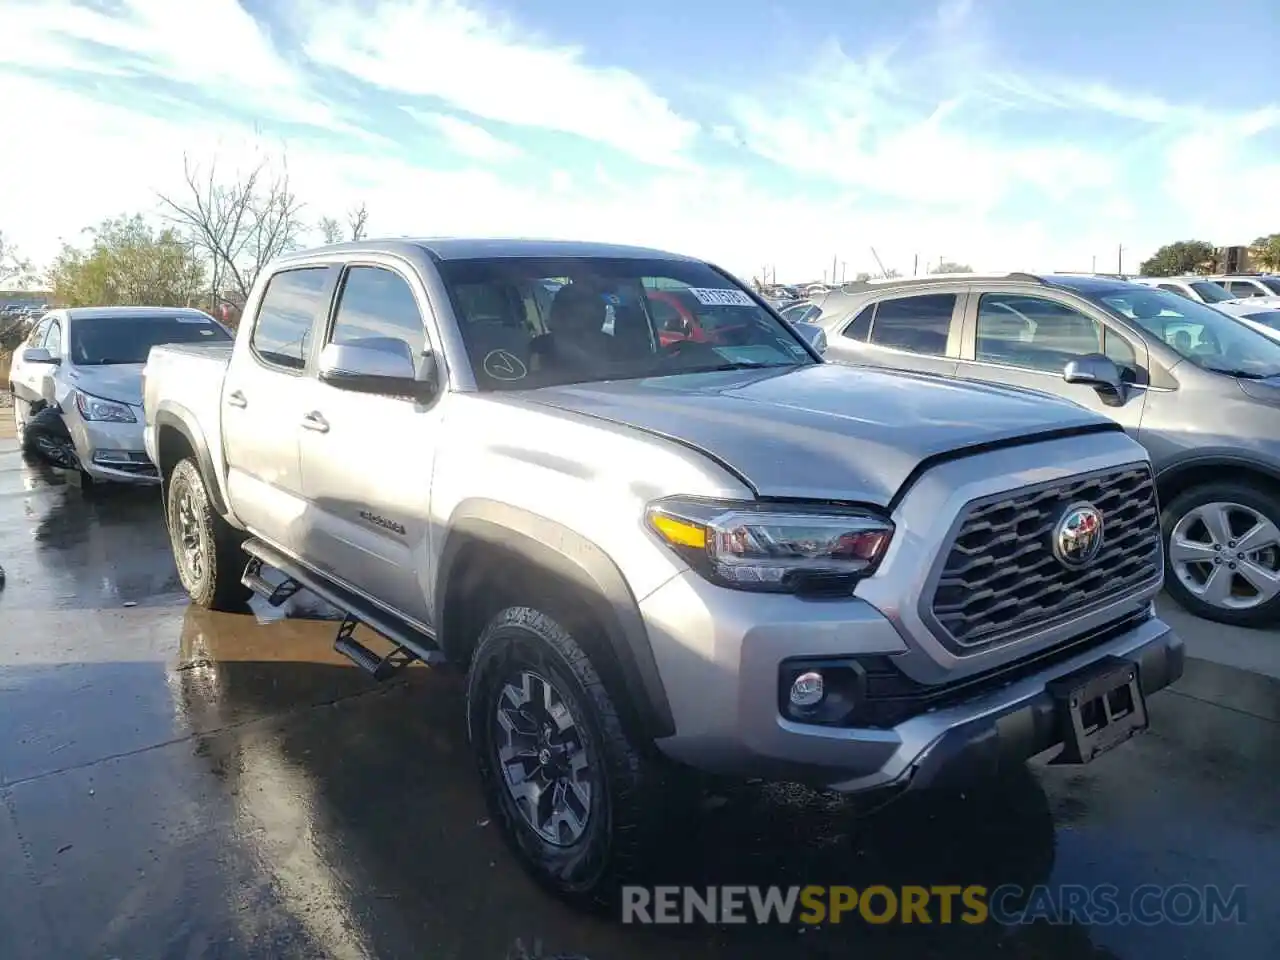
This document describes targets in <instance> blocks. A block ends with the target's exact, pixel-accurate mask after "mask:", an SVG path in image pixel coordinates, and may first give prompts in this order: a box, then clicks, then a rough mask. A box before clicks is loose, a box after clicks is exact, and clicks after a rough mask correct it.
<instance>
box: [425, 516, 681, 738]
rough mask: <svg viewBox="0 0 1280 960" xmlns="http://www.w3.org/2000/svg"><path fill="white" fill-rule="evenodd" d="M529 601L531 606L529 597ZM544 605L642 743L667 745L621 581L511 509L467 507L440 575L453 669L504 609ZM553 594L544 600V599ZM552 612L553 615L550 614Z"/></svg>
mask: <svg viewBox="0 0 1280 960" xmlns="http://www.w3.org/2000/svg"><path fill="white" fill-rule="evenodd" d="M530 593H532V594H533V595H532V597H531V596H530ZM539 594H541V595H542V597H543V599H544V600H549V601H550V602H551V603H552V604H553V605H554V606H556V607H557V609H556V610H555V613H556V614H557V615H558V616H568V617H569V618H570V619H571V621H573V622H571V623H566V624H565V626H566V627H567V628H569V629H570V630H571V632H572V629H573V627H574V626H575V625H578V626H581V625H583V621H584V620H585V621H587V623H589V625H591V626H594V627H596V628H597V629H596V630H594V631H588V632H586V633H585V634H584V635H583V636H580V637H576V639H578V640H579V642H580V643H581V644H582V645H583V648H584V649H586V650H587V653H588V654H589V655H590V656H591V658H592V663H593V664H594V665H595V667H596V669H597V671H598V672H599V674H600V678H601V680H602V681H603V682H604V684H605V686H606V689H609V690H610V693H611V694H612V695H613V696H614V698H615V700H616V702H617V703H618V705H619V708H620V709H621V710H622V711H623V712H624V714H625V715H626V716H625V718H626V719H628V720H630V721H631V722H634V723H636V724H638V732H640V733H642V734H643V735H644V736H645V738H646V739H656V738H659V737H665V736H670V735H671V734H673V733H674V732H675V722H674V719H673V717H672V715H671V707H670V704H669V703H668V701H667V696H666V690H665V688H664V687H663V684H662V677H661V674H660V673H659V671H658V665H657V661H656V660H655V659H654V656H653V650H652V648H651V646H650V641H649V634H648V630H647V629H646V627H645V624H644V620H643V618H642V617H641V615H640V608H639V604H638V603H637V602H636V599H635V596H634V594H632V592H631V588H630V587H629V586H628V584H627V582H626V579H625V578H624V577H623V575H622V571H621V570H619V569H618V567H617V565H616V564H615V563H614V562H613V560H612V559H611V558H610V557H609V556H608V555H607V554H606V553H605V552H604V551H603V550H602V549H601V548H600V547H599V546H598V545H596V544H595V543H593V542H591V541H590V540H588V539H587V538H585V537H583V536H582V535H581V534H579V533H577V532H575V531H573V530H570V529H569V528H567V527H565V526H563V525H562V524H560V523H557V522H556V521H554V520H550V519H548V518H546V517H543V516H540V515H538V514H534V513H531V512H528V511H526V510H522V509H520V508H517V507H513V506H510V505H509V504H503V503H498V502H496V501H490V500H468V501H464V502H463V503H461V504H459V506H458V508H457V509H456V510H455V511H454V514H453V516H452V517H451V518H450V522H449V525H448V534H447V538H446V540H445V545H444V549H443V550H442V551H441V553H440V561H439V565H438V567H437V571H436V584H435V591H434V594H433V595H434V597H435V606H436V610H437V616H436V622H437V625H438V628H439V639H440V643H441V646H442V648H443V649H444V651H445V653H446V655H447V656H448V657H449V659H450V660H452V661H453V662H455V663H457V664H459V665H460V666H465V665H466V664H468V663H469V662H470V659H471V654H472V652H473V650H474V648H475V642H476V639H477V638H478V636H479V633H480V631H481V630H482V629H483V627H484V622H483V621H486V620H487V617H488V616H491V615H492V614H493V613H496V612H497V610H498V609H500V608H501V605H502V604H503V603H505V602H506V601H508V600H510V601H511V602H512V603H518V602H520V599H521V598H523V599H525V600H531V599H535V598H538V597H539ZM547 594H550V596H547ZM547 612H549V613H550V612H552V611H547Z"/></svg>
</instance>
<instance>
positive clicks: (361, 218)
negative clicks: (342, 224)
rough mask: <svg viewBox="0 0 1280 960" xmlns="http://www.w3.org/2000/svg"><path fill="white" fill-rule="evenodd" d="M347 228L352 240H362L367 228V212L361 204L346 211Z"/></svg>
mask: <svg viewBox="0 0 1280 960" xmlns="http://www.w3.org/2000/svg"><path fill="white" fill-rule="evenodd" d="M347 226H349V227H350V228H351V239H352V240H363V239H364V236H365V232H366V230H367V229H368V226H369V210H368V208H367V207H365V205H364V204H363V203H362V204H360V206H358V207H354V208H352V209H351V210H349V211H347Z"/></svg>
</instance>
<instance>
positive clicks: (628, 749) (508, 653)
mask: <svg viewBox="0 0 1280 960" xmlns="http://www.w3.org/2000/svg"><path fill="white" fill-rule="evenodd" d="M528 670H532V671H535V672H537V673H538V674H540V675H541V676H543V677H545V678H546V679H547V680H548V681H550V683H551V684H552V685H553V686H554V688H555V690H556V692H557V693H558V694H559V695H560V697H561V699H562V702H563V703H564V704H565V705H566V706H567V707H568V709H569V712H570V713H571V714H572V717H573V721H574V723H575V724H576V725H577V727H578V729H579V730H580V731H581V732H582V734H583V736H582V737H581V740H582V743H583V745H584V747H585V750H586V753H587V757H588V763H589V765H590V771H591V772H590V774H589V776H590V777H591V778H592V797H591V807H590V814H589V816H588V819H587V824H586V829H585V831H584V833H583V834H582V836H581V837H580V838H579V839H578V840H576V841H575V842H574V843H572V844H571V845H568V846H556V845H554V844H552V843H549V842H547V841H546V840H544V839H543V838H542V837H541V836H539V834H538V833H537V832H536V831H535V830H534V829H533V827H532V826H530V825H529V823H528V821H527V820H526V818H525V817H524V816H523V815H522V814H521V813H520V811H519V808H518V807H517V805H516V802H515V800H514V799H513V798H512V795H511V792H510V791H509V790H508V787H507V785H506V782H505V780H504V776H503V772H502V769H501V762H500V760H499V757H498V745H497V743H496V740H495V732H494V730H495V725H496V724H495V717H496V711H497V709H498V702H499V697H500V696H501V692H502V688H503V686H504V685H505V684H506V683H509V682H511V681H512V680H513V678H515V677H518V676H519V675H520V674H521V672H523V671H528ZM467 725H468V731H469V735H470V739H471V744H472V748H473V750H474V752H475V756H476V761H477V764H478V766H479V772H480V780H481V784H482V787H483V791H484V795H485V800H486V802H487V804H488V806H489V810H490V813H491V816H492V819H493V821H494V822H495V823H496V824H497V825H498V827H499V828H500V829H501V831H502V834H503V839H504V840H505V841H506V842H507V845H508V846H509V847H510V848H511V850H512V851H513V852H514V853H515V855H516V857H517V859H518V860H519V861H520V863H521V865H522V866H523V867H524V869H525V870H526V871H528V873H529V874H530V875H531V876H532V877H533V878H534V879H535V880H536V881H537V882H538V883H539V884H541V885H542V886H543V887H545V888H546V889H548V890H550V891H551V892H552V893H554V894H555V895H556V896H558V897H560V898H561V899H563V900H566V901H569V902H570V903H572V904H573V905H575V906H577V907H580V908H586V909H592V910H603V909H608V908H611V907H613V906H614V905H615V904H616V903H617V898H618V894H619V888H620V887H621V886H622V885H623V884H624V883H628V882H643V879H644V877H645V876H646V875H647V868H648V867H649V865H650V860H649V858H648V857H647V855H648V854H650V853H652V851H653V849H654V847H655V846H656V841H657V838H658V837H659V836H660V825H661V823H662V822H663V821H664V820H665V821H666V822H667V823H670V822H671V818H672V817H673V816H675V817H676V818H678V817H679V814H678V813H673V811H672V804H673V801H674V800H675V795H679V793H680V791H679V790H675V791H672V792H668V791H667V790H666V789H665V788H666V786H667V785H668V784H674V783H675V780H676V778H675V777H674V776H673V775H672V774H671V772H670V771H667V770H666V769H665V768H664V766H663V765H662V764H661V763H660V762H659V761H658V760H657V759H656V758H655V757H653V756H652V755H650V754H648V753H647V752H646V751H643V750H641V749H640V748H639V747H638V746H637V745H636V744H635V743H633V741H632V740H631V739H630V738H629V737H628V735H627V732H626V730H625V729H624V725H623V722H622V720H621V718H620V715H619V711H618V707H617V705H616V704H615V703H614V701H613V698H612V697H611V696H610V694H609V692H608V691H607V690H606V689H605V686H604V684H603V683H602V682H601V679H600V676H599V674H598V672H597V670H596V667H595V665H593V664H592V662H591V660H590V658H589V657H588V656H587V654H586V653H585V651H584V650H583V649H582V647H581V646H580V645H579V643H578V641H577V640H576V639H575V638H574V637H573V636H571V635H570V633H569V632H568V631H567V630H566V629H565V628H564V627H563V626H562V625H561V624H560V623H558V622H557V621H556V620H553V619H552V618H551V617H550V616H548V615H547V614H545V613H543V612H541V611H539V610H537V609H534V608H533V607H526V606H514V607H508V608H506V609H504V610H501V611H500V612H499V613H498V614H497V615H496V616H494V617H493V619H492V620H490V621H489V624H488V626H486V627H485V628H484V630H483V632H482V633H481V636H480V639H479V641H478V642H477V645H476V650H475V654H474V656H473V657H472V661H471V668H470V670H469V673H468V678H467Z"/></svg>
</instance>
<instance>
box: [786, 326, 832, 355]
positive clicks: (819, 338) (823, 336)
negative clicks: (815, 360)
mask: <svg viewBox="0 0 1280 960" xmlns="http://www.w3.org/2000/svg"><path fill="white" fill-rule="evenodd" d="M791 329H793V330H795V332H796V333H798V334H800V336H802V337H803V338H804V340H805V342H806V343H808V344H809V346H811V347H813V349H814V350H816V351H817V352H818V353H826V352H827V331H825V330H823V329H822V327H820V326H818V325H817V324H816V323H804V322H800V323H793V324H791Z"/></svg>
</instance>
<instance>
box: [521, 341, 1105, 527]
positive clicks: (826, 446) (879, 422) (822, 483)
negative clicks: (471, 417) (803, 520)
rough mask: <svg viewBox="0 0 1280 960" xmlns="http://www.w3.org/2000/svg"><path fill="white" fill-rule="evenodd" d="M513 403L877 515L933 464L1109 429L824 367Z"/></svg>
mask: <svg viewBox="0 0 1280 960" xmlns="http://www.w3.org/2000/svg"><path fill="white" fill-rule="evenodd" d="M510 396H513V397H514V396H517V395H515V394H512V395H510ZM518 396H522V397H523V398H524V399H525V400H527V401H532V402H534V403H538V404H542V405H544V406H548V407H554V408H556V409H560V410H566V411H572V412H574V413H578V414H584V415H587V416H591V417H596V418H600V419H604V420H609V421H611V422H614V423H619V424H624V425H627V426H631V427H635V428H638V429H640V430H644V431H647V432H649V433H653V434H658V435H661V436H664V437H667V438H669V439H672V440H675V441H677V442H680V443H683V444H685V445H687V446H691V447H695V448H697V449H698V450H701V451H702V452H704V453H706V454H707V455H709V456H711V457H713V458H715V459H716V460H718V461H720V462H721V463H722V464H724V465H725V466H726V467H728V468H729V469H731V470H732V471H734V472H735V473H737V474H738V475H739V476H740V477H741V478H742V479H743V480H744V481H745V482H746V483H747V484H748V485H749V486H751V487H752V488H754V490H755V492H756V494H757V495H758V496H761V497H797V498H804V499H818V500H845V501H857V502H861V503H870V504H876V505H879V506H886V505H888V504H889V502H890V501H891V500H892V499H893V497H894V495H895V494H896V493H897V492H898V490H899V488H900V487H901V486H902V484H903V483H904V482H905V481H906V480H907V478H908V477H909V476H910V475H911V472H912V471H913V470H914V469H915V468H916V467H917V466H918V465H919V464H920V463H922V462H923V461H925V460H927V459H929V458H930V457H933V456H936V455H938V454H945V453H949V452H952V451H956V450H960V449H962V448H965V447H973V446H977V445H980V444H989V443H999V442H1002V441H1009V440H1017V439H1020V438H1031V437H1034V436H1035V435H1036V434H1047V433H1051V432H1059V431H1063V430H1073V429H1080V428H1086V429H1087V428H1090V427H1093V428H1097V427H1106V426H1108V425H1111V421H1109V420H1106V419H1105V418H1102V417H1100V416H1097V415H1096V414H1094V413H1092V412H1090V411H1088V410H1086V409H1085V408H1084V407H1081V406H1078V405H1076V404H1074V403H1071V402H1069V401H1065V400H1061V399H1058V398H1057V397H1052V396H1049V395H1047V394H1042V393H1039V392H1036V391H1031V390H1026V391H1023V390H1017V389H1010V388H1006V387H998V386H993V385H989V384H982V383H976V382H973V381H960V380H952V379H949V378H945V377H937V376H930V375H927V374H916V373H905V372H902V373H900V372H896V371H895V372H889V371H885V370H879V369H875V368H872V367H854V366H847V365H844V364H835V363H823V364H816V365H813V366H805V367H796V368H790V369H787V370H784V371H776V370H769V371H760V370H754V371H734V372H725V373H699V374H686V375H681V376H668V377H658V378H652V379H647V380H620V381H612V382H607V383H590V384H573V385H569V386H560V387H543V388H541V389H537V390H531V391H529V392H528V393H522V394H519V395H518Z"/></svg>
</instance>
